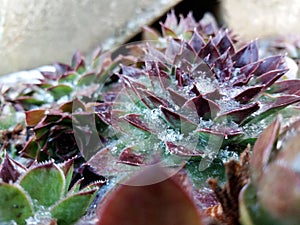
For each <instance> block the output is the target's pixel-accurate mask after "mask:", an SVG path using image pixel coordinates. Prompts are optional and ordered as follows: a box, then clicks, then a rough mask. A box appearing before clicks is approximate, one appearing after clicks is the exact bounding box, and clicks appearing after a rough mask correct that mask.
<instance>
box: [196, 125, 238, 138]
mask: <svg viewBox="0 0 300 225" xmlns="http://www.w3.org/2000/svg"><path fill="white" fill-rule="evenodd" d="M197 132H200V133H208V134H213V135H217V136H223V137H226V138H228V137H234V136H238V135H241V134H243V132H242V130H241V129H236V128H231V127H227V126H224V127H213V128H201V129H198V130H197Z"/></svg>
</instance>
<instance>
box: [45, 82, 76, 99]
mask: <svg viewBox="0 0 300 225" xmlns="http://www.w3.org/2000/svg"><path fill="white" fill-rule="evenodd" d="M48 91H49V92H50V93H51V95H52V96H53V97H54V99H55V100H58V99H60V98H61V97H63V96H66V95H69V94H70V93H71V92H72V91H73V88H72V87H70V86H68V85H65V84H59V85H56V86H54V87H51V88H48Z"/></svg>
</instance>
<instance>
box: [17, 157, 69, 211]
mask: <svg viewBox="0 0 300 225" xmlns="http://www.w3.org/2000/svg"><path fill="white" fill-rule="evenodd" d="M65 182H66V181H65V177H64V174H63V171H62V170H61V169H60V168H58V167H57V166H56V165H55V164H54V163H53V162H48V163H43V164H40V165H38V166H36V167H34V168H31V169H30V170H29V171H28V172H27V173H26V174H25V175H24V176H23V177H21V179H20V180H19V183H20V185H21V186H22V187H23V188H24V190H25V191H27V193H28V194H29V195H30V196H31V198H32V199H36V200H37V201H38V204H40V205H43V206H51V205H53V204H54V203H55V202H57V201H58V200H59V199H61V198H62V196H63V193H64V188H65Z"/></svg>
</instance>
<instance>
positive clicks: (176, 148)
mask: <svg viewBox="0 0 300 225" xmlns="http://www.w3.org/2000/svg"><path fill="white" fill-rule="evenodd" d="M166 146H167V148H168V151H169V152H170V153H171V154H174V155H179V156H188V157H190V156H202V155H203V154H204V152H201V151H196V150H192V149H188V148H186V147H185V146H182V145H176V144H174V143H172V142H170V141H166Z"/></svg>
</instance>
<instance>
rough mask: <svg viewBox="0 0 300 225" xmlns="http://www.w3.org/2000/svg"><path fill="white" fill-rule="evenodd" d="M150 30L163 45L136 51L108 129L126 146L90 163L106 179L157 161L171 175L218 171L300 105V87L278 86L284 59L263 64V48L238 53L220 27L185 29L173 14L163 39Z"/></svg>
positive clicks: (190, 25) (110, 148)
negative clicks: (299, 92)
mask: <svg viewBox="0 0 300 225" xmlns="http://www.w3.org/2000/svg"><path fill="white" fill-rule="evenodd" d="M145 30H146V32H148V33H149V35H148V36H151V35H152V37H154V38H156V41H155V42H147V43H140V44H133V45H130V46H129V49H132V51H134V52H135V53H136V52H140V55H138V56H137V60H136V62H133V63H132V64H126V65H123V66H121V71H120V72H119V73H117V75H118V77H119V83H120V84H121V85H122V89H121V90H120V89H118V92H117V94H116V95H115V96H116V97H115V99H114V101H113V102H112V104H111V109H110V117H108V120H107V123H108V124H110V126H112V127H113V128H114V129H116V130H117V131H119V134H118V135H119V136H118V139H117V140H113V141H111V142H109V144H108V145H107V146H105V147H104V148H102V149H101V150H100V151H99V153H97V154H96V155H95V156H94V157H93V158H92V159H91V160H90V161H89V164H90V165H92V166H93V167H95V168H96V170H97V171H98V172H99V173H100V174H103V175H112V174H118V173H119V172H120V171H128V170H130V168H135V166H144V165H151V164H153V163H156V162H157V161H162V162H163V163H165V164H167V166H170V167H174V166H175V167H176V166H179V167H182V166H183V165H184V164H185V163H186V162H187V161H189V162H188V164H187V168H189V169H191V170H192V171H194V170H195V169H196V171H198V172H199V166H200V169H201V168H202V169H207V168H208V167H209V165H210V164H211V163H212V167H214V166H215V167H216V168H220V167H219V166H218V165H220V164H221V165H222V162H223V161H226V160H227V159H228V158H229V157H230V154H233V155H234V153H230V152H233V151H236V152H241V151H243V150H244V149H245V147H246V146H247V144H248V143H254V142H255V140H256V138H257V137H258V135H259V133H260V132H261V131H262V130H263V129H264V128H265V127H266V126H267V125H268V124H269V123H270V122H272V120H273V119H274V118H275V116H276V115H277V113H278V112H279V111H280V110H282V109H284V108H286V107H287V106H290V105H292V104H293V103H296V102H299V101H300V96H298V95H297V93H295V92H293V91H292V90H291V89H292V87H294V86H293V83H292V82H289V81H287V80H286V81H278V80H279V79H280V78H281V77H282V76H283V75H284V74H285V73H286V72H287V70H288V69H287V67H286V65H285V60H284V56H282V55H277V56H270V57H268V58H264V59H260V58H259V51H258V47H257V43H256V41H252V42H250V43H249V44H247V45H245V46H243V47H241V48H237V47H236V45H235V44H234V43H235V40H233V39H234V38H233V37H232V34H231V33H230V32H229V31H228V30H224V29H217V28H216V25H215V24H214V22H213V21H209V20H203V21H200V22H195V20H194V19H193V18H192V16H191V15H189V16H188V17H187V18H183V17H182V18H181V20H180V21H179V23H178V22H177V19H176V17H175V16H174V14H170V15H169V16H168V18H167V20H166V23H164V24H162V31H163V36H162V37H159V36H158V35H156V34H155V32H154V31H152V30H151V29H150V28H145ZM150 34H151V35H150ZM137 49H139V51H137ZM297 83H299V81H297ZM288 90H290V91H288ZM286 111H287V112H289V113H290V112H291V111H290V110H286ZM96 112H97V108H96ZM98 112H99V114H101V110H99V111H98ZM282 112H283V111H282ZM287 112H284V113H287ZM288 116H290V114H289V115H288ZM220 149H222V151H219V150H220ZM236 156H237V155H236ZM99 162H103V163H101V164H99ZM193 162H197V163H196V164H194V163H193ZM199 162H200V165H199ZM221 168H223V167H221ZM133 170H134V169H133ZM208 170H209V168H208ZM208 170H207V171H208ZM212 171H214V173H215V175H216V174H217V173H218V172H216V171H218V169H215V168H214V169H212V170H211V172H212ZM193 174H197V173H196V172H195V173H193ZM204 174H205V173H203V178H204V177H205V175H204ZM222 174H224V171H223V170H221V171H220V172H219V174H218V175H219V176H221V177H222ZM197 176H198V178H196V179H199V174H198V175H196V177H197ZM209 176H212V174H210V175H209ZM223 176H224V175H223ZM205 178H208V177H205ZM200 180H201V182H202V183H203V179H200Z"/></svg>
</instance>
